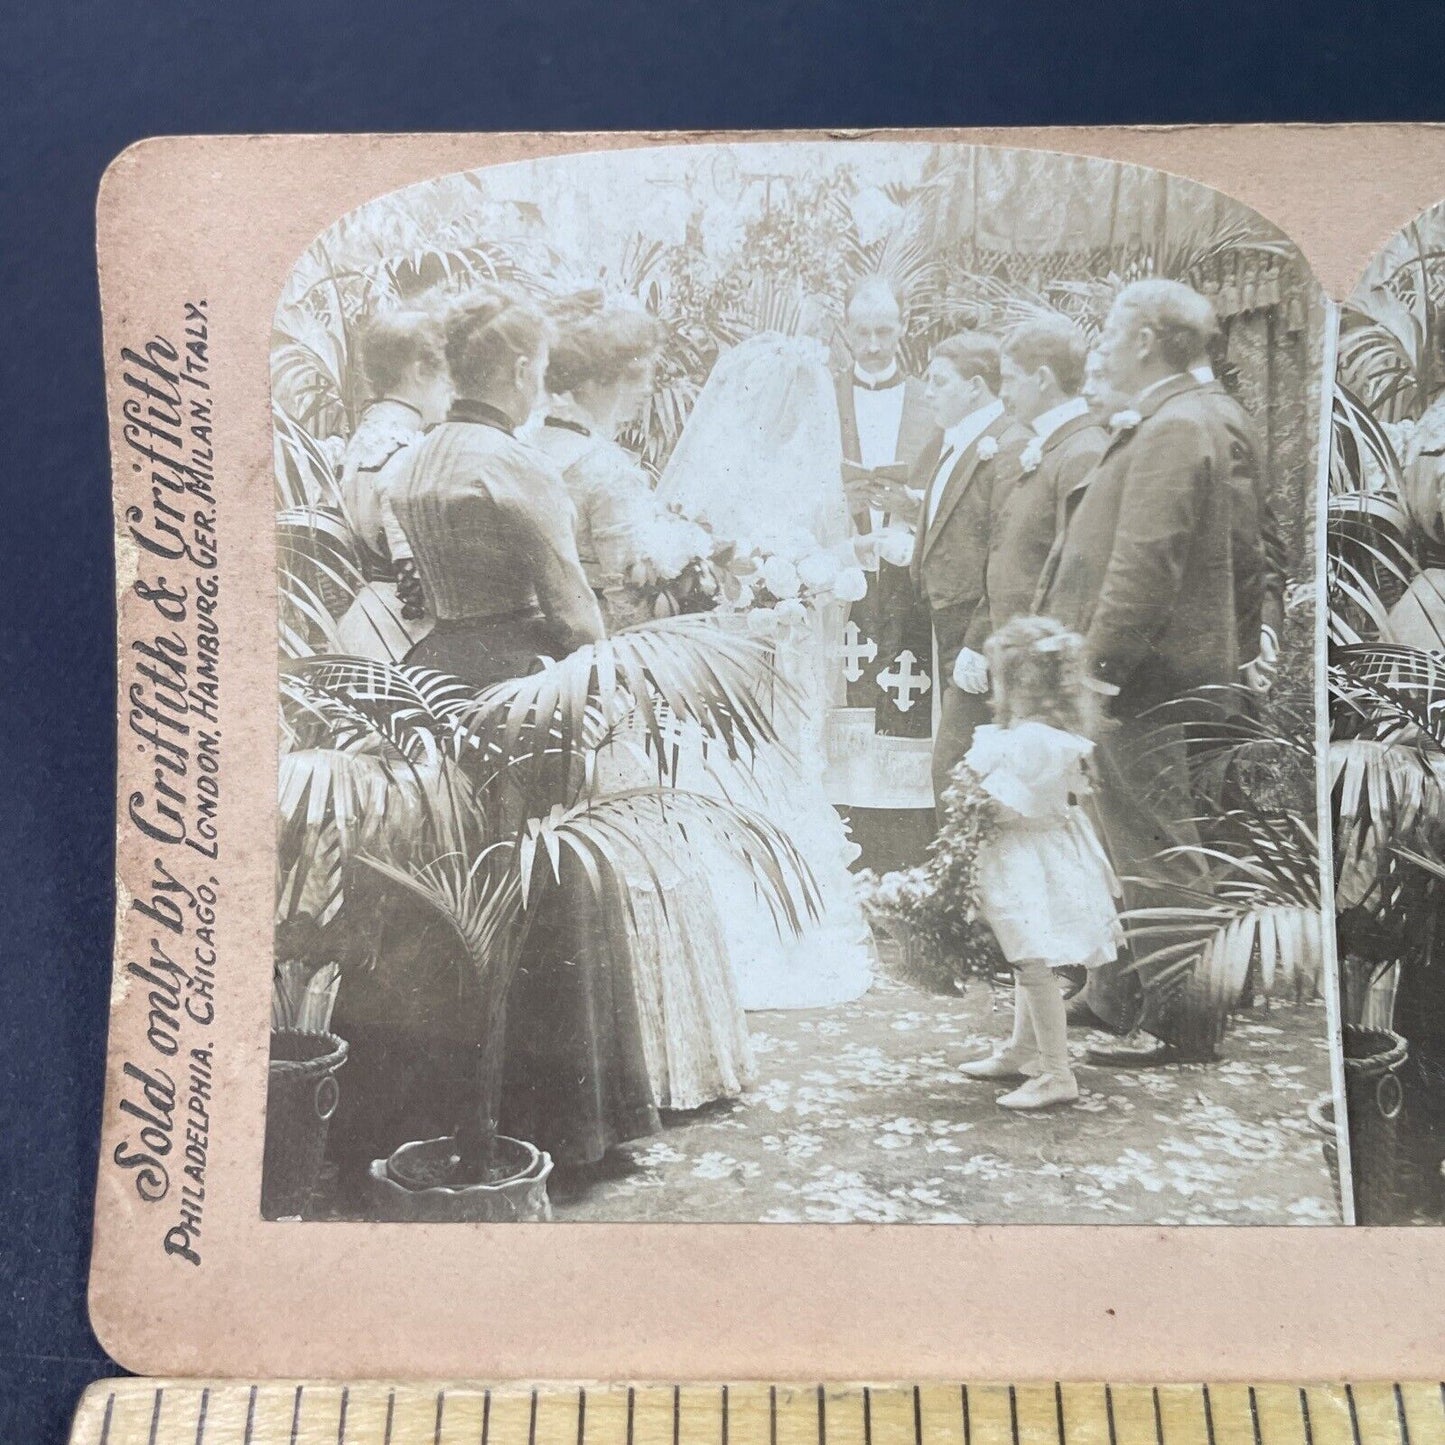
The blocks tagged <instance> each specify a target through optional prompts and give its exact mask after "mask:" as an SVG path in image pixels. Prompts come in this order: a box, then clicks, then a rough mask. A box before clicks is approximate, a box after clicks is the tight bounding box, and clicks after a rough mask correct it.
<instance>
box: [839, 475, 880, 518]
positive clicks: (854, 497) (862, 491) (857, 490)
mask: <svg viewBox="0 0 1445 1445" xmlns="http://www.w3.org/2000/svg"><path fill="white" fill-rule="evenodd" d="M877 491H878V483H877V482H876V481H874V479H873V477H872V476H871V475H866V474H865V475H863V476H853V477H844V478H843V495H844V497H845V498H846V499H847V502H848V510H849V511H850V512H866V511H867V510H868V509H869V508H870V507H872V506H875V505H876V503H875V502H874V497H875V495H876V494H877Z"/></svg>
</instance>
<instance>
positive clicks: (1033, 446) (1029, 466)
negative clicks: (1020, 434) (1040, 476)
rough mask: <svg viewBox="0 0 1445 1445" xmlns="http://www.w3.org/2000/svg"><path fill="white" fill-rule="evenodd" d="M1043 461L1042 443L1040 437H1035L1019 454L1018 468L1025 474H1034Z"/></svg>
mask: <svg viewBox="0 0 1445 1445" xmlns="http://www.w3.org/2000/svg"><path fill="white" fill-rule="evenodd" d="M1043 459H1044V443H1043V439H1042V438H1041V437H1035V438H1034V439H1033V440H1032V441H1031V442H1030V443H1029V444H1028V446H1026V447H1025V448H1024V449H1023V451H1022V452H1021V453H1020V454H1019V466H1021V467H1022V468H1023V469H1024V471H1025V473H1028V472H1036V471H1038V469H1039V463H1040V462H1041V461H1043Z"/></svg>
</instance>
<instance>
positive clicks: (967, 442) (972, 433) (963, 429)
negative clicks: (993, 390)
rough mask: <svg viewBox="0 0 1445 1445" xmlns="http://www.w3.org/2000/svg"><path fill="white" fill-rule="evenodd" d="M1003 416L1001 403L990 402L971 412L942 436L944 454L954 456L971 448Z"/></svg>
mask: <svg viewBox="0 0 1445 1445" xmlns="http://www.w3.org/2000/svg"><path fill="white" fill-rule="evenodd" d="M1002 415H1003V402H1001V401H991V402H989V404H988V405H987V406H981V407H979V409H978V410H977V411H971V412H969V414H968V415H967V416H966V417H964V419H963V420H962V421H959V422H955V423H954V424H953V425H952V426H951V427H949V429H948V430H947V431H946V432H944V434H943V448H944V451H945V453H947V452H952V453H953V455H954V456H959V455H960V454H961V453H963V452H964V451H966V450H967V449H968V448H969V447H971V446H972V445H973V444H974V442H976V441H977V440H978V439H979V437H981V436H982V435H983V434H984V432H986V431H987V430H988V429H989V427H991V426H992V425H993V424H994V422H996V421H997V420H998V419H999V417H1001V416H1002Z"/></svg>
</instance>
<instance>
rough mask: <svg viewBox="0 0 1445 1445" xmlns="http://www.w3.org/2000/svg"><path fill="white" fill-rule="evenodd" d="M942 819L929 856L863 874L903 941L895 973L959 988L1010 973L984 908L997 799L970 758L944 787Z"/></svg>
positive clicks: (864, 887) (875, 906) (870, 902)
mask: <svg viewBox="0 0 1445 1445" xmlns="http://www.w3.org/2000/svg"><path fill="white" fill-rule="evenodd" d="M942 804H943V822H942V824H941V826H940V827H939V830H938V836H937V837H936V838H935V839H934V840H933V842H932V843H931V844H930V845H929V849H928V861H927V862H926V863H922V864H920V865H919V866H917V867H915V868H909V869H907V870H905V871H902V872H896V873H885V874H884V875H883V876H882V877H881V878H879V877H877V876H876V875H875V874H872V873H866V872H865V873H861V874H859V875H858V883H859V891H860V894H861V898H862V902H863V907H864V910H865V911H866V912H867V914H868V916H869V917H870V918H871V919H872V920H873V921H874V922H875V923H877V924H878V925H879V926H880V927H882V928H884V929H886V930H887V931H888V932H889V933H891V934H893V935H894V937H895V938H896V939H897V940H898V941H899V943H900V944H901V945H902V948H903V957H902V959H901V961H900V965H899V967H898V968H897V970H896V972H897V974H898V976H899V977H900V979H901V980H902V981H903V982H905V983H911V984H913V985H914V986H915V987H917V988H922V989H925V990H927V991H928V992H930V993H943V994H956V993H961V992H962V991H963V987H964V985H965V984H966V983H967V982H968V980H969V979H971V978H986V979H989V980H994V979H998V978H1001V977H1005V976H1010V975H1011V970H1010V968H1009V965H1008V961H1007V960H1006V959H1005V958H1004V956H1003V952H1002V950H1001V949H1000V948H999V946H998V940H997V939H996V938H995V937H994V934H993V930H992V929H991V928H990V927H989V926H988V924H987V923H986V922H985V921H984V920H983V918H982V916H981V915H980V913H979V909H978V859H979V855H980V853H981V852H982V851H983V849H984V848H985V847H986V846H987V845H988V843H989V841H990V840H991V839H992V838H993V837H994V835H995V833H996V831H997V827H998V812H997V804H996V803H995V802H994V800H993V798H992V797H990V796H989V794H988V793H986V792H985V791H984V789H983V786H982V784H981V783H980V781H979V777H978V774H977V773H975V772H974V771H973V770H972V769H971V768H970V767H968V766H967V764H965V763H960V764H959V765H958V766H957V767H956V768H955V769H954V771H953V779H952V781H951V782H950V783H949V785H948V787H947V788H946V789H945V790H944V793H943V798H942Z"/></svg>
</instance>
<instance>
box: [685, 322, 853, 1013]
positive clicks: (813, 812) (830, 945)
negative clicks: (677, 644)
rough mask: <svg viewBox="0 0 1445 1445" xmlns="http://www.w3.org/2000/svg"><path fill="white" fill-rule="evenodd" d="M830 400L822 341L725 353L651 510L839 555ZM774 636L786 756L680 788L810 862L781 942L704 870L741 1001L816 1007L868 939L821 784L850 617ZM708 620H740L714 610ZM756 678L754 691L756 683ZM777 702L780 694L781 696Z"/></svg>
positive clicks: (781, 751)
mask: <svg viewBox="0 0 1445 1445" xmlns="http://www.w3.org/2000/svg"><path fill="white" fill-rule="evenodd" d="M840 436H841V433H840V429H839V423H838V410H837V400H836V393H835V391H834V386H833V381H832V378H831V376H830V374H829V372H828V370H827V366H826V363H825V353H824V351H823V348H822V346H821V344H820V343H818V342H816V341H812V340H805V339H797V338H792V337H786V336H780V335H777V334H775V333H765V334H763V335H759V336H754V337H752V338H750V339H748V340H746V341H744V342H741V343H740V344H739V345H738V346H736V347H734V348H733V349H732V350H731V351H729V352H727V353H725V354H724V355H723V356H722V357H721V358H720V359H719V360H718V362H717V364H716V366H714V368H713V370H712V373H711V375H710V376H709V378H708V380H707V383H706V385H705V386H704V387H703V389H702V392H701V394H700V395H699V396H698V399H697V403H696V405H695V406H694V408H693V412H692V415H691V417H690V418H689V420H688V423H687V426H686V427H685V428H684V429H683V433H682V436H681V438H680V439H679V441H678V444H677V447H676V449H675V450H674V451H673V454H672V457H671V459H670V460H669V462H668V464H667V467H666V470H665V471H664V473H663V476H662V479H661V481H660V483H659V484H658V490H657V500H658V501H659V502H661V503H662V504H664V505H667V506H670V507H674V508H676V509H677V510H678V511H680V512H681V513H683V515H685V516H688V517H691V518H693V519H694V520H696V521H698V522H701V523H704V524H705V525H707V526H708V527H710V528H711V529H712V531H713V533H714V535H715V537H717V538H718V539H720V540H727V541H732V542H734V543H737V544H738V546H739V550H746V549H749V548H751V547H758V548H761V549H762V550H765V551H774V550H778V551H784V550H786V548H787V547H788V546H789V545H792V546H794V547H796V545H797V542H798V539H800V538H801V539H803V541H804V543H805V545H806V546H807V547H808V548H811V549H815V550H817V549H831V550H834V551H839V550H842V549H845V548H846V547H847V546H848V539H849V536H850V531H851V529H850V526H849V519H848V510H847V504H846V501H845V499H844V495H843V485H842V447H841V440H840ZM793 611H794V615H795V616H799V618H800V620H799V622H798V623H797V624H796V625H794V626H792V627H789V628H788V629H787V631H786V633H785V635H783V636H780V637H779V638H778V640H777V642H776V647H775V667H776V671H777V673H778V674H779V675H780V677H781V679H782V681H783V683H784V686H783V687H782V688H781V689H778V690H776V691H775V694H774V696H775V697H776V698H778V699H779V700H778V701H777V702H775V704H774V725H775V727H776V729H777V731H778V734H779V738H780V741H781V746H773V747H767V748H763V749H760V750H759V751H758V753H757V754H756V755H754V756H753V757H752V758H751V759H749V760H748V761H747V763H746V764H744V763H729V762H726V761H723V762H719V761H718V760H717V758H716V756H715V753H714V754H709V755H708V756H707V758H706V759H705V760H704V759H703V757H702V755H701V750H699V751H698V770H697V771H698V776H694V777H693V778H692V779H691V780H689V779H687V778H680V779H679V782H680V783H682V785H683V786H691V787H693V788H709V787H711V788H716V789H718V790H720V791H722V792H724V793H726V794H727V795H728V796H730V797H732V798H734V799H735V800H736V801H737V802H740V803H745V804H747V805H748V806H750V807H752V808H754V809H756V810H757V811H759V812H762V813H764V814H765V815H767V816H768V817H769V818H770V819H771V820H772V821H773V822H774V823H776V824H778V825H779V826H780V827H781V828H782V829H783V830H784V831H785V832H786V833H787V834H788V835H789V836H790V837H791V838H792V840H793V842H794V843H795V844H796V845H797V847H798V849H799V851H800V852H801V853H802V855H803V857H804V858H805V859H806V860H807V862H808V864H809V867H810V868H811V870H812V872H813V874H814V877H815V879H816V882H817V884H818V890H819V894H820V896H821V900H822V905H821V908H820V911H819V917H817V918H815V919H807V918H805V920H804V926H803V932H802V933H801V935H793V934H792V933H791V932H788V933H786V934H784V933H780V931H779V929H778V927H777V926H776V924H775V923H774V920H773V917H772V914H771V913H770V911H769V910H768V908H767V906H766V904H765V903H764V902H763V901H762V899H761V897H760V895H759V894H758V892H757V889H756V887H755V885H754V882H753V879H752V878H751V876H750V875H749V873H748V872H747V871H746V869H744V868H743V867H741V866H739V865H738V864H736V863H734V862H732V861H730V860H728V859H727V858H725V857H723V856H719V857H717V858H716V859H713V860H710V861H709V866H708V872H709V876H710V879H711V882H712V887H713V891H714V894H715V896H716V899H717V903H718V911H719V913H720V915H721V917H722V920H723V930H724V934H725V936H726V940H727V945H728V953H729V956H730V959H731V961H732V965H733V969H734V972H735V975H736V978H737V983H738V991H739V994H740V996H741V999H742V1003H743V1007H744V1008H746V1009H749V1010H757V1009H793V1008H816V1007H823V1006H826V1005H829V1004H837V1003H843V1002H846V1001H848V1000H850V999H855V998H857V997H859V996H860V995H861V994H863V993H864V992H866V990H867V988H868V986H869V983H870V982H871V980H872V972H873V958H874V954H873V944H872V938H871V935H870V934H869V931H868V925H867V923H866V922H865V921H864V918H863V913H862V910H861V908H860V906H859V904H858V901H857V898H856V895H855V891H854V886H853V882H852V878H851V875H850V874H849V872H848V865H849V863H851V862H852V861H853V859H854V858H856V857H857V855H858V849H857V847H856V846H855V845H854V844H853V843H852V842H851V841H850V840H849V838H848V835H847V831H846V829H845V828H844V826H843V823H842V820H841V819H840V818H839V816H838V814H837V812H836V811H835V810H834V808H833V806H832V805H831V804H830V803H829V801H828V799H827V796H826V794H825V792H824V789H823V741H822V725H823V719H824V718H825V716H826V715H827V711H828V707H829V706H830V705H831V704H832V703H833V702H834V701H835V699H834V698H833V697H832V692H833V690H834V684H833V681H832V679H834V678H836V677H837V676H838V670H837V668H836V667H834V666H831V665H830V654H831V652H832V650H833V648H834V647H835V646H836V644H837V642H838V641H839V640H840V638H841V634H842V628H843V624H844V622H845V620H846V607H845V606H844V605H843V604H841V603H838V602H830V601H825V602H823V603H822V604H820V605H817V606H815V607H812V608H810V609H809V611H808V613H807V614H806V616H805V617H803V616H802V615H800V613H799V609H797V608H794V609H793ZM711 615H712V616H715V617H717V618H718V625H719V626H727V625H730V624H739V623H740V622H741V619H739V618H738V616H737V614H736V613H732V614H729V613H726V612H718V613H714V614H711ZM765 685H766V684H765V683H764V686H765ZM784 695H787V700H782V698H783V697H784Z"/></svg>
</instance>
